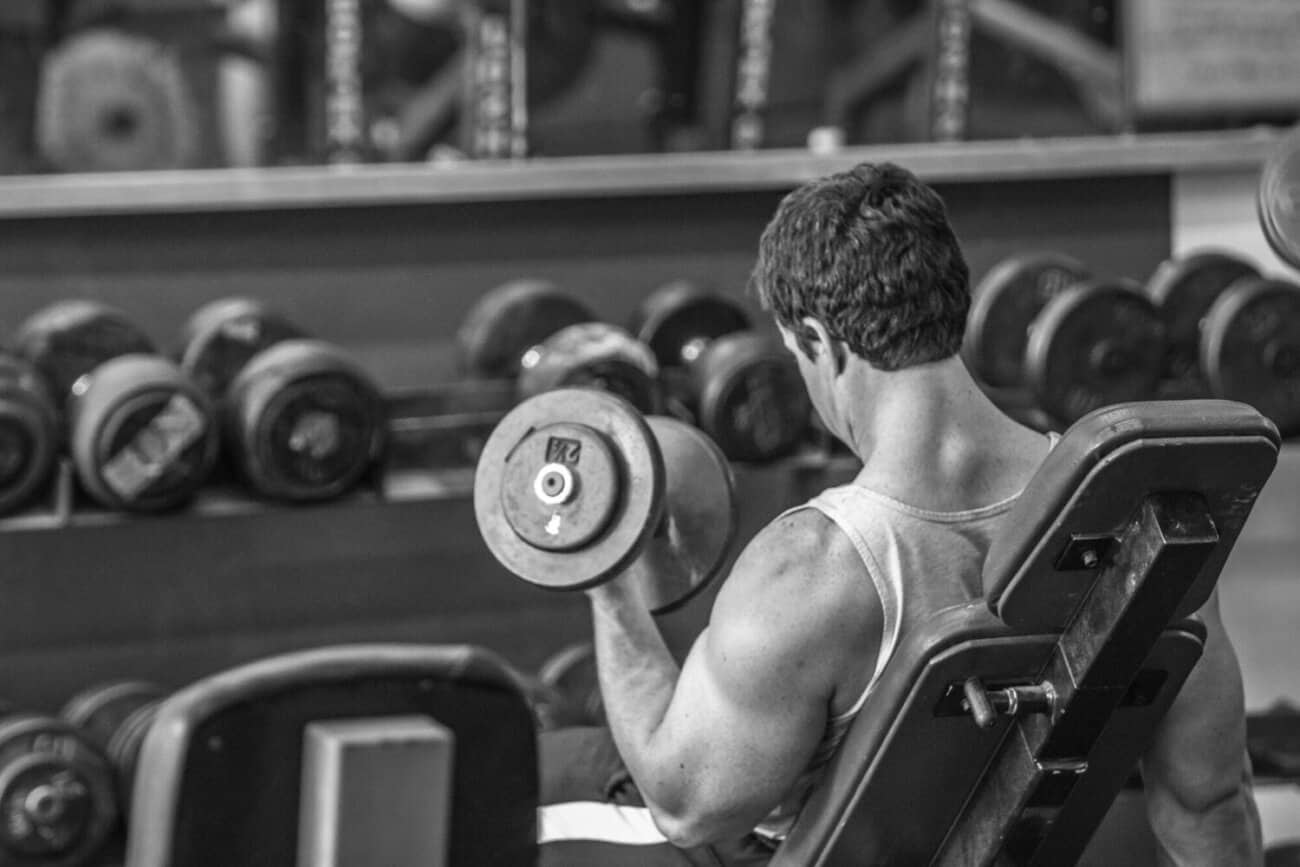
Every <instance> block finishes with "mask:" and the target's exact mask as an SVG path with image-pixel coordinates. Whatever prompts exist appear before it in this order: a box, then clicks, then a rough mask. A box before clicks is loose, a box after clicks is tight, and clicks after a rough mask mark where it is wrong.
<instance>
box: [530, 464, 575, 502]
mask: <svg viewBox="0 0 1300 867" xmlns="http://www.w3.org/2000/svg"><path fill="white" fill-rule="evenodd" d="M577 487H578V484H577V480H576V479H575V478H574V477H573V471H572V470H570V469H569V468H568V467H566V466H565V465H564V464H557V463H550V464H546V465H545V466H544V467H542V468H541V469H540V470H538V472H537V476H536V478H534V479H533V494H534V495H535V496H536V497H537V499H539V500H541V501H542V502H543V503H545V504H546V505H548V506H558V505H561V504H563V503H567V502H568V501H569V500H571V499H573V495H574V493H575V491H576V489H577Z"/></svg>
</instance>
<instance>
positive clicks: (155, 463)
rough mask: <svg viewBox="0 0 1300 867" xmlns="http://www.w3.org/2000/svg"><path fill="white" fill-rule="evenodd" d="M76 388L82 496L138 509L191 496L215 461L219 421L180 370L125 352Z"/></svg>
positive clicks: (74, 422)
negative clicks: (84, 493)
mask: <svg viewBox="0 0 1300 867" xmlns="http://www.w3.org/2000/svg"><path fill="white" fill-rule="evenodd" d="M83 386H84V387H83ZM78 389H79V391H78V393H76V394H75V395H74V398H73V401H72V403H71V404H70V407H71V412H70V420H71V426H72V436H71V446H72V448H71V451H72V459H73V463H74V465H75V466H76V470H77V478H78V479H79V480H80V481H81V485H82V487H83V488H84V489H85V490H86V493H88V494H90V495H91V497H93V498H94V499H95V500H96V501H98V502H99V503H100V504H102V505H104V506H107V507H109V508H115V509H126V510H129V511H136V512H155V511H163V510H166V509H172V508H176V507H178V506H181V505H184V504H185V503H188V502H189V501H190V500H192V499H193V498H194V496H195V495H196V494H197V493H198V492H199V488H200V487H202V485H203V483H204V482H205V481H207V478H208V476H209V475H210V474H211V473H212V469H213V466H214V465H215V463H216V458H217V447H218V434H217V424H216V419H215V416H214V412H213V409H212V404H211V403H210V402H209V401H208V399H207V397H206V396H205V395H204V394H203V393H202V392H200V391H199V390H198V388H197V387H195V386H194V384H193V383H191V382H190V381H189V379H188V378H186V377H185V375H184V374H183V373H181V371H180V368H178V367H177V366H176V365H174V364H173V363H172V362H170V361H168V360H166V359H164V358H160V357H158V356H151V355H124V356H120V357H118V358H114V359H111V360H110V361H106V362H104V364H102V365H100V366H99V367H97V368H96V369H95V370H94V371H93V372H92V373H91V374H90V376H89V377H87V379H86V380H83V381H82V382H81V383H79V384H78Z"/></svg>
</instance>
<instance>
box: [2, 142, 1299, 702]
mask: <svg viewBox="0 0 1300 867" xmlns="http://www.w3.org/2000/svg"><path fill="white" fill-rule="evenodd" d="M1274 141H1275V137H1274V136H1272V135H1270V134H1267V133H1262V132H1258V131H1251V132H1241V133H1222V134H1190V135H1171V136H1159V137H1153V138H1137V139H1116V140H1079V141H1075V142H1059V143H1051V144H1046V143H1025V142H996V143H985V144H968V145H961V146H941V145H928V146H918V147H915V148H907V149H904V148H900V147H888V148H885V147H880V148H874V147H865V148H855V149H852V150H849V151H845V152H843V153H841V154H838V155H830V156H810V155H808V154H806V153H803V152H793V151H774V152H768V153H758V154H754V155H752V156H749V157H747V158H746V159H745V160H743V161H742V160H737V159H736V158H735V157H734V156H732V155H719V154H692V155H676V156H647V157H640V156H638V157H605V158H590V159H571V160H538V161H534V162H532V163H528V164H521V165H516V164H511V165H502V166H496V165H490V166H489V165H471V166H463V167H458V168H456V169H455V170H454V171H452V170H446V171H444V170H434V169H427V168H421V167H404V166H365V167H356V168H351V169H348V170H347V171H338V170H332V169H329V168H293V169H276V170H264V171H256V172H254V171H230V172H196V173H168V174H165V175H162V176H149V175H125V176H112V177H94V178H90V177H77V176H60V177H52V178H39V179H36V178H7V179H6V178H0V221H2V222H3V223H4V226H5V232H6V243H5V244H3V245H0V322H3V323H16V322H18V321H20V320H21V318H22V316H23V315H24V314H25V313H27V312H30V311H31V310H32V309H35V308H36V307H37V306H39V305H40V304H42V303H45V302H48V301H51V300H54V299H56V298H59V297H67V296H75V295H79V294H80V295H86V294H89V295H92V296H94V297H98V298H101V299H103V300H105V301H108V302H110V303H114V304H117V305H118V306H121V307H123V308H124V309H126V310H128V311H129V312H130V313H132V314H133V315H137V316H138V319H139V321H140V324H141V325H142V326H143V327H144V328H146V329H147V330H149V331H150V332H151V333H156V334H167V333H174V331H175V328H176V325H177V324H178V323H179V322H180V321H181V320H182V319H183V318H184V316H185V315H187V314H188V312H189V311H191V310H192V309H194V308H195V307H196V306H198V305H199V304H200V303H202V302H203V301H206V300H210V299H211V298H214V297H218V296H221V295H227V294H230V293H231V292H232V291H238V292H240V293H244V294H250V295H254V296H258V297H265V298H266V299H268V300H270V301H274V302H277V303H278V304H280V305H281V306H283V307H285V308H287V312H289V313H290V314H295V315H298V316H299V318H301V319H303V320H304V321H307V322H310V323H311V324H312V325H313V326H314V330H315V331H316V332H317V333H319V334H321V336H323V337H326V338H328V339H331V340H337V341H338V342H340V343H343V344H345V345H347V346H348V347H349V348H354V349H357V350H358V351H359V355H360V356H361V357H362V359H363V360H364V361H365V363H366V365H367V367H369V368H370V369H372V370H374V371H375V372H376V373H377V374H378V376H379V378H380V381H381V382H383V383H384V384H385V386H386V387H388V388H390V389H393V390H396V389H403V388H409V387H411V386H424V385H426V384H427V383H428V382H430V381H436V380H431V379H430V378H429V376H430V373H429V371H431V370H433V371H435V372H437V368H436V366H435V365H434V364H433V363H426V362H425V358H424V356H425V355H439V354H441V356H442V359H441V361H443V362H445V356H446V355H447V354H448V353H446V352H445V351H443V350H445V348H446V347H447V346H448V345H449V342H450V338H451V335H452V333H453V332H454V330H455V327H456V324H457V323H458V322H459V321H460V318H461V316H462V315H463V313H464V311H465V310H466V309H467V308H468V307H469V305H470V304H471V303H472V302H473V300H474V299H475V297H477V295H478V293H481V292H482V291H485V290H486V289H488V288H490V287H491V286H494V285H496V284H498V283H500V282H504V281H505V280H508V279H511V278H515V277H519V276H542V277H547V278H550V279H554V280H555V281H556V282H557V283H558V284H560V285H563V286H565V287H566V288H571V289H572V290H573V291H574V292H575V293H576V294H578V295H579V296H581V297H583V298H585V299H586V300H588V301H590V302H591V304H592V306H593V307H594V308H595V309H596V310H597V311H598V312H600V313H601V314H602V315H606V316H608V318H609V319H611V320H614V321H624V320H626V318H627V314H629V313H630V312H631V310H632V308H633V306H634V305H635V303H636V301H637V300H638V299H639V298H641V297H642V296H644V294H645V293H646V292H647V291H649V290H650V289H651V288H653V287H654V286H657V285H660V284H662V283H664V282H667V281H669V280H672V279H679V278H683V277H689V278H696V279H700V280H701V281H702V282H709V283H713V284H715V285H719V286H723V287H728V288H729V289H730V290H731V291H735V292H738V291H739V290H740V287H742V286H743V285H744V283H745V280H746V278H747V276H748V271H749V268H750V266H751V264H752V261H753V255H754V249H755V245H756V241H757V238H758V235H759V233H760V231H761V229H762V226H763V225H764V223H765V222H766V220H767V218H768V217H769V216H770V214H771V212H772V210H773V208H774V207H775V205H776V203H777V201H778V200H779V198H780V196H781V195H782V194H783V193H784V192H785V191H787V190H789V189H790V188H792V187H793V186H794V185H796V184H797V183H799V182H800V181H801V180H803V179H806V178H810V177H814V176H817V175H821V174H825V173H828V172H831V171H836V170H840V169H842V168H845V167H846V166H849V165H851V164H853V163H854V162H857V161H859V160H876V161H879V160H886V159H888V160H894V161H897V162H900V163H902V164H904V165H906V166H908V167H910V168H912V169H914V170H916V171H917V172H918V173H919V174H920V175H921V176H922V177H924V178H925V179H927V180H929V181H931V182H933V183H935V184H936V185H937V186H938V187H939V189H940V192H941V193H942V194H943V195H944V196H945V199H946V201H947V202H948V206H949V210H950V213H951V215H952V218H953V220H954V222H955V224H956V226H957V229H958V232H959V235H960V237H961V239H962V241H963V244H964V245H965V248H966V250H967V255H968V260H969V263H970V266H971V271H972V274H973V275H979V274H981V273H982V272H983V271H984V270H986V269H987V268H988V267H989V266H990V265H991V264H992V263H993V262H995V261H998V260H999V259H1001V258H1003V257H1005V256H1007V255H1009V254H1011V253H1014V252H1017V251H1019V250H1022V249H1024V248H1026V247H1027V246H1029V245H1035V246H1041V247H1045V248H1054V249H1068V250H1070V251H1072V252H1073V253H1075V254H1076V255H1078V256H1080V257H1082V258H1086V259H1087V260H1088V261H1090V262H1095V263H1097V264H1098V266H1099V267H1104V268H1105V269H1106V270H1108V271H1111V272H1114V273H1134V274H1141V273H1149V271H1150V270H1151V269H1152V268H1153V267H1154V266H1155V265H1156V263H1158V262H1159V261H1161V260H1162V259H1163V258H1164V257H1166V256H1167V255H1168V254H1169V252H1170V248H1171V244H1172V239H1171V223H1172V220H1173V216H1172V214H1171V191H1172V189H1173V187H1174V185H1175V182H1176V178H1177V177H1180V176H1183V175H1187V174H1189V173H1190V174H1197V173H1207V174H1212V173H1214V172H1229V173H1231V172H1248V171H1251V170H1253V169H1254V168H1255V167H1257V166H1258V164H1259V162H1260V161H1261V160H1262V159H1263V157H1264V155H1265V154H1266V153H1267V152H1268V150H1269V148H1270V147H1271V145H1272V143H1273V142H1274ZM441 372H443V373H445V372H446V371H445V369H444V370H442V371H441ZM407 395H408V397H409V398H410V400H411V401H412V402H411V403H409V404H407V405H406V410H403V411H407V412H408V415H407V417H406V420H405V421H404V422H403V424H408V425H410V426H417V427H418V426H419V425H420V424H425V425H428V424H434V422H431V421H430V419H438V418H440V415H439V413H438V412H433V411H426V410H428V409H429V407H424V408H421V407H419V406H418V404H419V398H418V396H416V393H411V392H407ZM490 420H491V412H490V411H489V412H487V413H485V414H484V416H483V417H482V418H480V420H479V422H480V423H481V424H487V423H488V422H490ZM431 441H432V440H431ZM426 446H427V443H426ZM453 452H454V449H453ZM424 457H425V458H426V459H427V460H429V461H431V462H433V463H437V462H439V461H443V462H444V463H446V462H448V461H451V460H452V458H453V457H455V455H454V454H453V455H443V456H442V457H438V456H437V455H436V454H432V453H426V454H425V455H424ZM412 460H414V456H412ZM841 469H842V467H838V468H837V467H836V466H835V465H826V464H824V463H823V464H818V463H816V461H815V460H814V461H805V462H803V463H800V461H798V460H790V461H786V462H782V463H779V464H774V465H771V466H766V467H741V468H738V484H739V487H740V491H739V497H738V499H739V501H740V502H741V503H743V504H745V512H744V514H743V516H742V522H743V526H742V527H741V530H740V537H741V538H747V537H748V536H749V535H751V534H752V533H753V531H754V530H755V529H756V528H757V526H758V525H759V524H760V523H761V522H762V521H763V520H765V519H766V518H767V517H769V516H770V515H772V514H775V513H776V512H777V511H779V510H780V509H781V508H783V507H785V506H787V505H790V504H792V503H794V502H796V501H797V500H798V499H800V498H801V497H802V496H806V495H807V493H809V492H811V489H812V488H814V487H816V486H817V484H818V483H819V482H820V481H823V480H824V479H825V478H827V476H826V474H831V475H834V473H835V472H837V471H839V470H841ZM383 479H384V481H383V485H382V486H376V485H375V484H372V485H370V486H369V487H368V488H367V489H366V490H364V491H360V492H358V493H356V494H355V495H353V496H351V497H349V498H346V499H344V500H341V501H338V502H334V503H330V504H325V505H321V506H313V507H309V508H289V507H283V506H273V505H267V504H262V503H254V502H252V501H250V500H248V499H247V498H244V497H242V496H240V495H236V494H233V493H231V492H228V491H221V490H215V489H214V490H213V491H211V492H209V493H205V495H204V496H203V497H202V498H201V500H200V502H198V503H197V504H196V505H195V506H194V507H193V508H191V509H190V510H188V511H186V512H184V513H181V514H178V515H172V516H160V517H132V518H125V517H121V516H118V515H113V514H108V513H103V512H92V511H86V510H80V509H77V510H72V509H69V508H67V504H68V503H69V502H70V501H69V500H67V499H65V500H63V501H62V502H63V503H64V507H63V510H62V511H59V508H58V506H57V504H56V506H55V508H54V510H53V511H47V514H46V515H45V516H43V517H42V518H41V519H27V518H23V519H17V518H15V519H12V520H11V522H7V523H0V559H2V560H3V562H4V563H5V564H6V568H5V569H4V577H3V582H4V583H3V591H2V592H3V601H4V604H3V605H0V678H3V680H4V682H5V683H6V684H11V685H13V687H14V691H15V692H16V693H17V694H16V695H14V696H13V697H14V698H15V699H17V700H19V701H22V702H24V703H27V704H31V705H34V706H37V707H44V708H52V707H55V706H57V705H58V704H59V703H60V702H61V701H62V700H63V699H64V698H66V696H68V695H70V694H71V693H72V692H74V691H75V690H76V689H78V688H80V687H82V686H85V685H87V684H90V683H94V682H99V681H103V680H106V679H109V678H112V677H120V676H137V677H152V678H154V679H156V680H159V681H160V682H162V683H163V685H165V686H175V685H179V684H180V683H183V682H185V681H187V680H189V679H192V678H193V677H195V676H197V675H199V674H202V673H205V672H207V671H211V670H213V669H215V668H218V667H221V666H225V665H229V664H233V663H235V662H239V661H243V660H246V659H250V658H253V657H255V656H260V655H264V654H266V653H270V652H275V651H279V650H288V649H292V648H295V647H302V646H307V645H311V644H321V643H331V642H338V641H349V640H361V639H373V638H384V639H388V640H417V641H472V642H475V643H481V644H484V645H487V646H489V647H493V648H494V649H497V650H499V651H501V652H503V653H505V654H506V655H507V656H508V657H510V658H511V659H512V660H513V661H516V662H517V663H519V664H520V665H523V666H526V667H531V666H533V665H535V664H536V663H537V662H539V661H540V660H541V659H542V658H544V657H545V656H546V655H548V654H550V653H551V652H553V651H554V650H555V649H556V648H557V647H559V646H560V645H562V644H563V643H565V641H567V640H569V639H571V638H573V637H579V636H582V635H584V634H585V633H586V630H587V629H588V628H589V624H588V623H587V613H586V610H585V606H584V605H583V603H582V601H581V600H580V599H574V598H571V597H564V596H558V595H553V594H548V593H544V592H540V591H537V590H536V589H535V588H531V587H528V586H526V585H522V584H520V583H519V582H517V581H515V579H513V578H510V577H509V576H507V575H505V573H504V572H503V571H502V570H500V568H499V567H497V566H496V565H495V563H494V562H493V561H491V559H490V556H489V555H488V554H487V553H486V551H485V550H484V549H483V546H482V544H481V542H480V540H479V537H478V532H477V529H476V528H475V526H474V522H473V516H472V511H471V509H470V508H469V499H468V490H469V483H470V475H469V473H468V471H467V470H464V469H461V470H453V469H448V468H447V467H446V466H443V467H442V469H440V470H439V471H438V472H417V471H409V472H408V471H406V470H403V471H401V472H393V473H389V474H386V475H385V476H383ZM66 484H67V483H66V482H65V485H66ZM24 521H26V523H24ZM705 601H706V600H701V602H702V603H703V602H705ZM706 607H707V606H706V605H703V604H701V605H699V606H688V609H687V610H684V611H683V612H680V618H679V619H677V620H675V621H672V618H670V621H672V622H670V623H669V624H668V627H669V628H670V629H679V631H680V633H681V634H682V635H684V636H685V635H687V634H689V633H691V632H692V631H693V630H696V629H698V628H699V626H700V625H701V624H702V622H703V614H704V613H707V612H706V610H705V609H706ZM674 617H677V615H674Z"/></svg>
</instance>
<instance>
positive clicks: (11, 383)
mask: <svg viewBox="0 0 1300 867" xmlns="http://www.w3.org/2000/svg"><path fill="white" fill-rule="evenodd" d="M58 417H59V414H58V408H57V407H56V406H55V403H54V399H53V397H52V396H51V395H50V391H49V389H48V388H47V387H46V385H45V382H44V380H43V379H42V378H41V376H40V374H39V373H37V372H36V368H35V367H33V366H32V365H31V364H29V363H28V362H26V361H24V360H23V359H21V358H17V357H15V356H12V355H9V354H8V353H5V352H0V515H4V514H8V513H9V512H12V511H14V510H15V509H18V508H21V507H22V506H23V505H24V504H25V503H27V502H28V501H29V500H31V498H32V497H33V496H35V495H36V493H37V492H38V491H39V490H40V489H41V488H42V487H43V486H44V485H45V483H46V482H47V481H48V480H49V479H50V476H51V474H52V473H53V471H54V463H55V456H56V453H57V451H58V448H57V445H58V442H59V432H58Z"/></svg>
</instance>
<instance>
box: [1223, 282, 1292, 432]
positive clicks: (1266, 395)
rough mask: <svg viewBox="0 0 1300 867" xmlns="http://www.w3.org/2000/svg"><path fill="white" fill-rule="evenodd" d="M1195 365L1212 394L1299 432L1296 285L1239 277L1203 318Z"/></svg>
mask: <svg viewBox="0 0 1300 867" xmlns="http://www.w3.org/2000/svg"><path fill="white" fill-rule="evenodd" d="M1204 335H1205V336H1204V340H1203V342H1202V345H1201V350H1202V354H1201V364H1202V365H1203V366H1204V368H1205V372H1206V375H1207V377H1208V378H1209V382H1210V389H1211V391H1212V392H1213V394H1214V396H1215V397H1221V398H1226V399H1228V400H1239V401H1241V402H1243V403H1248V404H1250V405H1251V406H1253V407H1255V408H1256V409H1257V410H1259V411H1260V412H1261V413H1263V414H1264V415H1266V416H1268V417H1269V418H1270V419H1272V421H1273V423H1274V424H1276V425H1277V427H1278V430H1279V431H1280V432H1281V433H1282V435H1283V436H1291V435H1294V434H1296V433H1300V286H1297V285H1296V284H1294V283H1290V282H1287V281H1285V280H1266V279H1262V278H1261V279H1252V280H1243V281H1241V282H1239V283H1237V284H1235V285H1234V286H1233V287H1232V288H1231V289H1229V290H1228V291H1227V292H1226V293H1224V295H1223V296H1222V297H1220V299H1219V300H1218V301H1217V302H1216V303H1215V305H1214V306H1213V307H1212V308H1210V312H1209V313H1208V314H1207V315H1206V317H1205V326H1204Z"/></svg>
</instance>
